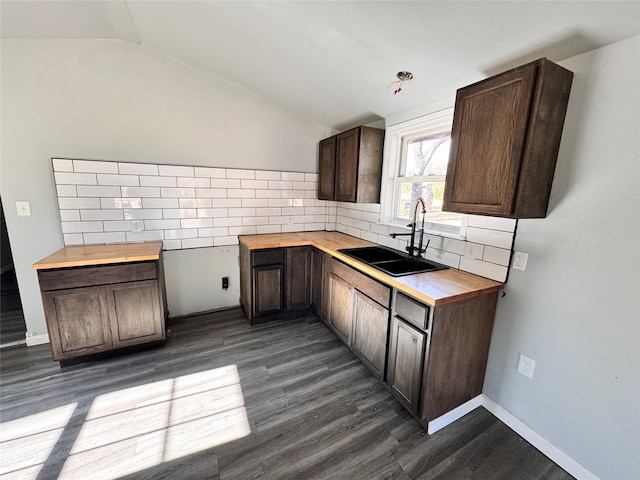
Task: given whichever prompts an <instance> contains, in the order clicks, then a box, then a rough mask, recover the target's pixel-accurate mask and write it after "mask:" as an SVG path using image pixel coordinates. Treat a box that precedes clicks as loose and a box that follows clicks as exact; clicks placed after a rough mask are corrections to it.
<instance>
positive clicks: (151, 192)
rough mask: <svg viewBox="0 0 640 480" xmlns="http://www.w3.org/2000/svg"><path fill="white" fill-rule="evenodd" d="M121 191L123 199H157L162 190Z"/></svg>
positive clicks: (139, 189)
mask: <svg viewBox="0 0 640 480" xmlns="http://www.w3.org/2000/svg"><path fill="white" fill-rule="evenodd" d="M120 189H121V190H122V196H123V197H147V198H149V197H152V198H157V197H159V196H160V188H158V187H120ZM105 196H107V195H105Z"/></svg>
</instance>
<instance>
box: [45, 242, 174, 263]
mask: <svg viewBox="0 0 640 480" xmlns="http://www.w3.org/2000/svg"><path fill="white" fill-rule="evenodd" d="M161 252H162V242H148V243H119V244H109V245H78V246H72V247H64V248H62V249H60V250H58V251H57V252H55V253H52V254H51V255H49V256H47V257H45V258H43V259H42V260H39V261H38V262H36V263H34V264H33V268H35V269H36V270H45V269H49V268H65V267H84V266H88V265H106V264H109V263H126V262H142V261H145V260H158V259H159V258H160V254H161Z"/></svg>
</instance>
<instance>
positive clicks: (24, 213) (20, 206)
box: [16, 202, 31, 217]
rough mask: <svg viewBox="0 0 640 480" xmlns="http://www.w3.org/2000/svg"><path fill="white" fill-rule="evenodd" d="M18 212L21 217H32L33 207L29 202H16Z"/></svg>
mask: <svg viewBox="0 0 640 480" xmlns="http://www.w3.org/2000/svg"><path fill="white" fill-rule="evenodd" d="M16 211H17V212H18V216H19V217H30V216H31V205H29V202H16Z"/></svg>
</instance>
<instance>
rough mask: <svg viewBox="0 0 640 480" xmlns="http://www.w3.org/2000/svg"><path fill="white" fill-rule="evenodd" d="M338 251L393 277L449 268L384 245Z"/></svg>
mask: <svg viewBox="0 0 640 480" xmlns="http://www.w3.org/2000/svg"><path fill="white" fill-rule="evenodd" d="M338 251H339V252H340V253H344V254H345V255H348V256H350V257H352V258H355V259H356V260H360V261H361V262H362V263H366V264H367V265H370V266H372V267H374V268H377V269H378V270H382V271H383V272H385V273H386V274H388V275H391V276H393V277H400V276H402V275H412V274H415V273H424V272H435V271H436V270H444V269H446V268H449V267H447V266H445V265H441V264H439V263H434V262H429V261H427V260H424V259H422V258H415V257H413V258H409V257H408V256H407V255H405V254H403V253H400V252H397V251H396V250H392V249H390V248H386V247H360V248H342V249H340V250H338Z"/></svg>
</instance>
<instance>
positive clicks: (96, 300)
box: [42, 287, 111, 360]
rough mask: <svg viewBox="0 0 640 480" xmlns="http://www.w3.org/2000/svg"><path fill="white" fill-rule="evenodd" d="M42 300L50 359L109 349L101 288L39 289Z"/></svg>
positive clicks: (108, 330)
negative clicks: (46, 290) (47, 290)
mask: <svg viewBox="0 0 640 480" xmlns="http://www.w3.org/2000/svg"><path fill="white" fill-rule="evenodd" d="M42 300H43V304H44V309H45V314H46V315H45V316H46V319H47V329H48V331H49V339H50V341H51V350H52V352H53V359H54V360H63V359H66V358H72V357H76V356H79V355H89V354H92V353H98V352H103V351H105V350H109V349H110V348H111V332H110V329H109V312H108V308H107V301H106V294H105V289H104V287H84V288H70V289H65V290H56V291H49V292H43V293H42Z"/></svg>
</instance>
